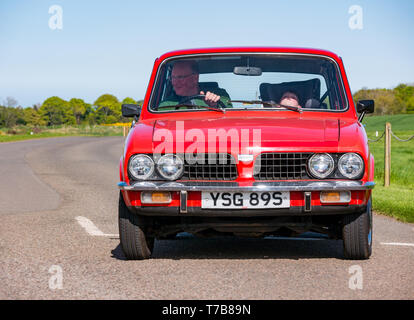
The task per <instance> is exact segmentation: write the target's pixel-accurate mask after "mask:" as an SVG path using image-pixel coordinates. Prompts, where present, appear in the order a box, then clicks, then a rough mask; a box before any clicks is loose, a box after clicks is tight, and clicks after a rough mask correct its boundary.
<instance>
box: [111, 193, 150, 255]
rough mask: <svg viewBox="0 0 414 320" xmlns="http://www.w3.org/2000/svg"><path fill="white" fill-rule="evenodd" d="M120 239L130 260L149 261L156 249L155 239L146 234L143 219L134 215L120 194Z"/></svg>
mask: <svg viewBox="0 0 414 320" xmlns="http://www.w3.org/2000/svg"><path fill="white" fill-rule="evenodd" d="M118 213H119V221H118V222H119V239H120V241H121V247H122V250H123V251H124V254H125V256H126V258H127V259H129V260H143V259H148V258H149V257H150V256H151V253H152V251H153V249H154V237H150V236H148V235H147V234H146V226H145V221H144V218H143V217H140V216H138V215H136V214H133V213H132V212H131V211H129V210H128V208H127V206H126V205H125V202H124V198H123V196H122V193H121V192H120V193H119V207H118Z"/></svg>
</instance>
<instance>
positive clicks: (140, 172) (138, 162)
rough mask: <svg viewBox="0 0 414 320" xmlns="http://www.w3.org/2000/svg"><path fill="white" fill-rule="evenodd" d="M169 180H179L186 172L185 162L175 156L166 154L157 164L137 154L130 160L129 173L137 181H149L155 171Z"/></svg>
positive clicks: (143, 155) (144, 155) (149, 158)
mask: <svg viewBox="0 0 414 320" xmlns="http://www.w3.org/2000/svg"><path fill="white" fill-rule="evenodd" d="M155 167H156V169H157V172H158V173H159V175H160V176H161V177H162V178H164V179H167V180H176V179H178V178H179V177H180V176H181V175H182V173H183V171H184V161H183V160H182V159H181V158H180V157H179V156H177V155H175V154H165V155H163V156H161V157H160V158H159V159H158V160H157V162H156V163H155V162H154V160H153V159H152V158H151V157H150V156H148V155H146V154H136V155H134V156H132V157H131V159H130V160H129V167H128V169H129V173H130V174H131V175H132V176H133V177H134V178H135V179H137V180H147V179H149V178H150V177H151V176H152V175H153V174H154V171H155Z"/></svg>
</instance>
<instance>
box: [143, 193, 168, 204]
mask: <svg viewBox="0 0 414 320" xmlns="http://www.w3.org/2000/svg"><path fill="white" fill-rule="evenodd" d="M141 202H142V203H170V202H171V192H148V191H143V192H141Z"/></svg>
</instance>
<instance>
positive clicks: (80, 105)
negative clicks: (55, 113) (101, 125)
mask: <svg viewBox="0 0 414 320" xmlns="http://www.w3.org/2000/svg"><path fill="white" fill-rule="evenodd" d="M69 105H70V107H71V109H72V113H73V116H74V117H75V119H76V124H78V125H79V124H80V123H81V120H82V119H83V118H84V116H85V113H86V103H85V101H83V100H82V99H77V98H72V99H70V100H69Z"/></svg>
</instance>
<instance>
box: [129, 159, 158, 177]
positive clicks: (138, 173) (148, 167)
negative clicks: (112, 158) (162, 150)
mask: <svg viewBox="0 0 414 320" xmlns="http://www.w3.org/2000/svg"><path fill="white" fill-rule="evenodd" d="M153 172H154V161H152V159H151V157H149V156H147V155H146V154H137V155H134V156H132V157H131V159H130V160H129V173H130V174H131V175H132V176H133V177H134V178H135V179H139V180H145V179H148V178H149V177H150V176H151V175H152V173H153Z"/></svg>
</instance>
